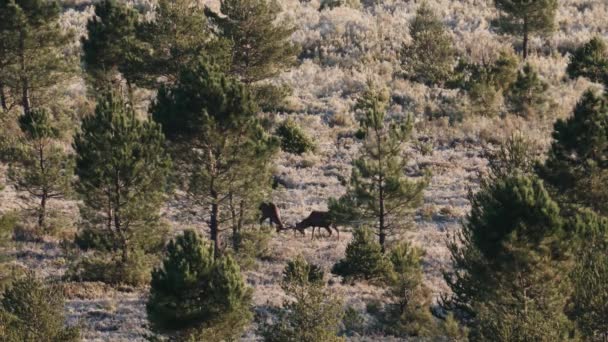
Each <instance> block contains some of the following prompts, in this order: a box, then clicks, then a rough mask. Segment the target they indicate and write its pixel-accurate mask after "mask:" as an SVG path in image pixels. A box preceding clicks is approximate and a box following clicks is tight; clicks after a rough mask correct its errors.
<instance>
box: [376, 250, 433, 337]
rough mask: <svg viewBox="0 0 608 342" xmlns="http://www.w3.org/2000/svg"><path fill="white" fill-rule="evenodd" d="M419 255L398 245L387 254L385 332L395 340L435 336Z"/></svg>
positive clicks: (427, 291)
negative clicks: (400, 337)
mask: <svg viewBox="0 0 608 342" xmlns="http://www.w3.org/2000/svg"><path fill="white" fill-rule="evenodd" d="M422 255H423V251H422V250H421V249H419V248H416V247H412V246H411V245H410V244H409V243H407V242H401V243H399V244H398V245H397V246H395V247H394V248H393V249H391V251H390V253H389V260H390V263H391V268H392V270H391V272H390V273H389V275H388V281H387V283H388V295H389V298H390V303H391V304H390V305H389V308H388V309H387V315H386V318H385V322H384V324H385V326H386V328H385V330H386V331H387V332H388V333H390V334H392V335H397V336H405V337H411V336H416V337H429V336H435V335H436V333H437V330H436V329H437V327H438V326H437V323H436V322H435V319H434V318H433V315H432V314H431V304H432V296H431V291H430V289H429V288H428V287H427V286H426V285H425V284H424V273H423V270H422Z"/></svg>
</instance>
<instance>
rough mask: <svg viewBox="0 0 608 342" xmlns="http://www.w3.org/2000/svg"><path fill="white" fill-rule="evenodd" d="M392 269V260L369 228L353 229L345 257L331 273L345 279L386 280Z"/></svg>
mask: <svg viewBox="0 0 608 342" xmlns="http://www.w3.org/2000/svg"><path fill="white" fill-rule="evenodd" d="M390 271H391V265H390V261H389V260H387V259H386V257H385V256H384V255H383V254H382V247H381V246H380V244H379V243H378V242H377V241H375V239H374V236H373V233H372V231H371V230H369V229H367V228H358V229H356V230H354V231H353V239H352V241H351V242H349V244H348V245H347V246H346V255H345V257H344V259H342V260H340V261H338V262H337V263H336V264H335V265H334V267H333V268H332V270H331V273H333V274H336V275H339V276H342V277H343V278H344V279H345V280H347V279H348V280H350V279H366V280H374V281H384V280H385V278H386V276H387V275H388V274H389V273H390Z"/></svg>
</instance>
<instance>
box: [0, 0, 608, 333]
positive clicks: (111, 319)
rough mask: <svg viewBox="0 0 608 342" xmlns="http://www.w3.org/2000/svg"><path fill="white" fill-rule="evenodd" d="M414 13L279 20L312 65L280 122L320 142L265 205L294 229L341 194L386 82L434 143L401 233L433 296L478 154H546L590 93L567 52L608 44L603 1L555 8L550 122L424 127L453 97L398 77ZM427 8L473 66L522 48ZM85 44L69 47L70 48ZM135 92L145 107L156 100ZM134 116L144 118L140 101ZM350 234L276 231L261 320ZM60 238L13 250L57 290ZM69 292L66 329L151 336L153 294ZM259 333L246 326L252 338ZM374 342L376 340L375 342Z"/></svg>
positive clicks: (312, 10) (258, 301)
mask: <svg viewBox="0 0 608 342" xmlns="http://www.w3.org/2000/svg"><path fill="white" fill-rule="evenodd" d="M203 2H204V3H207V4H210V5H211V6H213V7H215V8H217V5H218V1H217V0H205V1H203ZM64 3H65V8H66V11H65V13H64V15H63V19H62V21H63V24H64V25H65V27H70V28H73V29H75V30H76V32H78V33H79V34H84V31H85V30H84V27H85V23H86V19H87V18H88V17H89V16H90V15H91V13H92V8H91V7H90V5H91V1H88V0H82V1H80V0H71V1H64ZM132 3H133V4H134V6H135V7H137V8H143V9H146V8H150V7H151V2H150V1H148V0H137V1H132ZM364 3H365V2H364ZM418 4H419V3H418V2H403V1H397V0H384V1H380V2H379V4H378V5H374V6H371V7H361V8H359V9H356V8H351V7H343V8H335V9H332V10H326V11H323V12H319V11H318V8H319V1H318V0H311V1H298V0H285V1H282V2H281V5H282V6H283V8H284V10H285V13H284V15H285V16H288V17H291V18H292V19H293V21H294V23H295V24H296V26H297V31H296V32H295V33H294V35H293V40H294V41H295V42H298V43H299V44H301V45H302V46H303V49H304V51H305V52H306V56H307V59H305V60H304V61H302V63H301V64H300V65H298V66H296V67H294V68H293V69H292V70H290V71H288V72H285V73H284V74H282V75H280V76H279V77H277V80H276V81H279V82H283V83H285V84H287V85H290V86H291V87H292V88H293V89H294V92H293V95H292V96H291V97H290V98H289V99H288V100H289V101H288V102H289V105H288V108H290V109H291V110H292V111H293V113H290V114H281V116H286V115H289V117H290V118H292V119H293V120H295V121H296V122H297V123H298V124H299V125H300V126H301V127H302V128H303V129H304V130H305V131H306V133H307V134H308V135H309V136H311V137H312V139H313V141H315V143H316V145H317V150H316V152H315V153H314V154H307V155H304V156H293V155H288V154H281V155H280V157H279V158H278V160H277V168H276V175H277V176H278V177H279V178H280V179H281V180H282V181H283V183H284V184H286V187H284V188H280V189H278V190H276V191H275V192H274V193H273V194H272V198H271V200H272V201H274V202H275V203H277V204H278V205H279V207H280V208H281V210H282V215H283V216H284V217H285V221H286V224H287V225H293V224H295V222H297V221H298V220H300V219H302V218H303V217H305V216H306V215H308V213H309V212H310V211H311V210H323V209H326V203H327V199H328V198H329V197H338V196H340V195H341V194H342V193H343V192H344V187H343V185H342V184H341V181H342V180H343V179H344V178H348V176H349V175H350V161H351V160H352V158H353V156H354V155H355V154H356V152H357V150H358V144H357V143H356V141H355V140H354V139H353V137H352V132H353V129H354V126H355V125H356V123H355V120H354V116H353V115H352V105H353V103H354V99H355V97H356V96H357V94H358V93H359V92H360V91H361V90H362V89H364V87H365V84H366V82H367V80H368V79H373V80H374V81H376V82H379V83H381V84H385V85H387V86H389V87H390V88H391V91H392V96H393V98H395V99H399V103H400V104H395V105H393V106H392V107H391V108H390V114H391V115H403V114H405V113H411V114H414V116H415V117H416V119H417V123H416V130H417V133H416V135H417V137H424V138H425V139H428V141H430V146H432V153H429V154H426V155H422V154H421V153H420V151H412V153H413V158H412V160H411V168H412V170H419V169H421V168H430V170H431V171H432V173H433V179H432V182H431V184H430V186H429V188H428V190H427V191H426V193H425V204H424V206H423V207H422V209H421V210H420V211H419V215H418V216H417V219H416V224H415V225H414V228H413V229H412V230H411V231H409V232H408V233H407V234H406V236H405V238H408V239H411V240H412V241H413V242H414V243H415V244H416V245H418V246H420V247H422V248H424V250H425V251H426V256H425V259H424V269H425V275H426V279H427V284H428V285H429V287H430V288H431V289H432V290H433V293H434V294H435V295H436V296H437V295H439V294H440V293H441V292H444V291H447V290H448V289H447V288H446V285H445V283H444V282H443V280H442V277H441V271H442V269H444V268H445V267H449V262H448V261H449V256H448V253H447V250H446V247H445V241H446V239H447V238H448V236H449V234H451V233H453V232H455V231H457V230H458V229H459V227H460V220H462V219H464V218H465V216H466V213H467V212H468V210H469V204H468V201H467V199H466V195H467V192H468V189H469V188H472V189H473V190H475V188H476V186H477V182H476V179H477V174H478V173H479V172H483V170H484V168H485V165H486V161H485V159H484V157H483V156H484V151H485V150H487V149H492V148H494V144H496V143H498V142H500V141H502V140H504V139H505V138H506V137H508V136H510V135H511V134H513V133H514V132H521V133H522V134H524V135H525V136H527V137H528V138H529V139H531V140H532V141H533V142H534V144H535V145H537V147H538V149H539V150H541V151H542V150H543V149H544V148H546V147H547V146H548V144H549V142H550V134H549V133H550V130H551V127H552V123H553V121H554V120H555V119H556V118H562V117H566V116H567V115H569V113H570V111H571V108H572V107H573V106H574V104H575V103H576V101H577V99H578V97H579V96H580V94H581V93H582V92H583V91H584V90H585V89H587V88H588V87H589V86H591V85H592V84H590V82H588V81H586V80H582V79H581V80H566V79H565V71H564V70H565V67H566V64H567V62H568V55H567V52H568V51H571V50H572V49H573V48H574V47H576V46H577V45H578V44H580V43H581V42H584V41H586V40H588V39H589V38H590V37H591V36H592V35H602V36H604V37H608V27H607V26H606V18H608V2H606V1H604V0H563V1H560V9H559V13H558V18H557V23H558V31H557V32H556V33H555V34H554V35H553V36H552V37H550V38H548V39H544V40H543V39H540V38H538V37H536V38H534V39H532V57H531V58H530V62H531V63H532V64H533V65H534V66H535V67H536V68H537V69H538V70H539V73H540V75H541V77H542V78H543V79H544V80H545V81H547V82H548V83H549V85H550V89H549V94H550V98H551V99H552V101H553V103H554V106H553V107H552V110H551V111H550V112H549V113H548V114H547V115H546V116H545V117H542V118H533V119H531V120H525V119H522V118H518V117H512V116H508V117H506V118H485V117H465V119H464V121H463V122H461V123H457V124H455V125H453V126H452V125H449V123H448V121H447V120H443V119H441V120H434V121H431V122H429V121H426V120H425V119H424V118H423V115H422V113H423V110H424V108H425V107H426V106H429V105H431V104H433V101H434V99H435V98H436V97H437V95H438V94H441V95H445V96H447V97H457V96H459V95H458V94H456V93H455V92H449V91H441V90H438V89H432V88H428V87H426V86H423V85H420V84H416V83H412V82H409V81H405V80H403V79H400V78H397V77H393V74H394V73H396V72H398V71H399V69H400V65H399V61H398V51H399V49H400V47H401V45H402V43H403V42H404V41H407V40H408V39H409V36H408V32H407V25H408V21H409V20H410V19H411V17H412V16H413V13H414V11H415V9H416V7H417V6H418ZM430 4H431V6H432V7H433V8H434V9H435V10H437V11H438V12H439V13H440V17H441V18H444V21H445V23H446V24H447V25H448V27H449V28H450V29H451V31H452V34H453V36H454V38H455V42H456V46H457V48H458V49H459V51H460V52H461V53H462V54H464V55H466V56H467V57H469V58H470V59H472V60H474V61H482V60H490V59H492V58H495V56H496V54H497V52H498V51H500V50H501V49H504V48H510V46H511V43H512V42H513V41H514V40H512V39H510V38H508V37H499V36H497V35H496V34H495V33H493V32H492V31H491V30H489V21H490V20H491V19H492V18H493V17H494V15H495V11H494V9H493V7H492V6H491V2H490V1H479V0H431V1H430ZM515 42H517V41H515ZM77 45H78V43H77V42H76V41H75V42H74V46H77ZM56 94H59V95H61V96H62V99H63V100H62V101H63V103H62V104H63V105H65V106H66V108H69V111H70V112H71V113H73V117H75V118H78V117H81V116H82V115H84V114H86V113H88V112H90V110H91V102H90V101H89V100H87V99H86V98H85V97H84V83H83V82H82V80H75V81H74V82H73V84H71V85H69V86H67V87H63V86H62V87H61V88H60V89H59V88H58V89H57V91H56ZM66 94H67V95H69V96H66ZM137 96H138V97H141V98H142V99H145V98H149V96H150V94H149V93H141V94H138V95H137ZM144 103H146V102H145V101H144ZM139 110H140V111H141V112H142V113H143V112H145V106H144V107H141V108H139ZM427 152H428V151H427ZM4 169H5V166H4V165H0V175H3V174H4ZM2 177H3V176H2ZM0 184H6V181H5V180H4V179H3V178H0ZM18 195H19V194H17V193H16V192H15V191H14V189H13V188H12V187H11V186H10V185H8V186H6V187H5V188H4V189H3V190H2V191H0V214H2V213H5V212H8V211H13V210H20V209H22V208H24V207H25V203H23V201H21V200H20V199H19V196H18ZM56 206H57V207H56V209H57V210H58V211H59V212H61V213H63V215H64V216H67V217H71V218H74V219H73V220H71V222H67V223H64V225H65V226H68V227H73V226H75V225H76V224H77V219H76V217H77V215H76V214H77V210H76V203H75V202H71V201H64V202H57V203H56ZM198 211H199V210H198V209H197V208H191V207H190V206H189V205H188V203H187V202H186V201H184V199H183V196H176V197H175V198H174V199H172V200H171V201H170V202H169V203H168V204H167V206H166V208H165V209H164V210H163V213H164V215H165V218H166V219H167V220H168V221H169V222H170V223H171V224H172V226H173V227H175V232H177V231H178V230H182V229H184V228H189V227H193V228H199V229H200V227H204V223H203V222H201V220H200V219H199V218H198V217H197V216H196V215H195V213H196V212H198ZM64 228H65V227H64ZM308 234H310V233H308ZM64 237H67V236H64ZM349 239H350V233H349V232H348V231H344V232H343V233H342V234H341V237H340V240H339V241H338V240H337V239H336V237H335V236H334V237H332V238H326V237H324V238H320V239H315V240H312V241H311V240H310V235H307V236H306V237H301V236H299V235H295V236H294V235H293V233H292V232H283V233H281V234H279V235H277V236H274V237H273V238H272V240H271V247H272V251H273V255H272V258H271V260H269V261H260V262H259V267H257V268H256V269H255V270H254V271H248V272H246V277H247V281H248V283H249V284H250V286H251V287H253V289H254V304H255V310H256V311H258V312H259V311H264V310H266V308H267V307H268V306H275V305H280V304H281V303H282V301H283V296H284V294H283V293H282V291H281V289H280V287H279V281H280V279H281V272H282V270H283V267H284V265H285V262H286V261H287V260H289V259H290V258H293V257H294V256H296V255H299V254H301V255H304V257H305V258H306V259H308V260H309V261H310V262H314V263H316V264H319V265H320V266H321V267H323V269H325V271H326V272H327V273H329V269H330V268H331V266H332V265H333V263H335V262H336V261H337V260H339V259H340V258H341V257H342V256H343V254H344V249H345V247H346V244H347V243H348V241H349ZM59 240H60V239H59V238H49V239H46V240H45V241H44V242H43V243H19V244H18V245H17V246H16V248H14V249H13V250H11V251H9V252H10V253H13V254H14V255H16V256H17V257H18V261H17V262H18V263H19V264H20V265H23V266H24V267H27V268H29V269H33V270H35V271H36V272H38V274H40V275H41V276H43V277H46V278H48V279H49V281H56V280H59V279H60V277H61V275H62V274H63V272H64V271H65V268H66V260H65V256H64V254H63V251H62V249H61V248H60V247H59ZM63 286H64V292H65V294H66V295H67V297H68V298H69V299H68V303H67V307H66V311H67V312H68V316H69V317H70V320H71V321H74V322H76V321H78V322H80V323H81V324H82V325H83V331H84V338H85V340H87V341H110V340H111V341H144V340H145V336H146V335H147V334H149V331H148V329H147V323H146V319H145V304H144V302H145V297H146V291H147V290H145V289H143V290H135V291H134V290H129V289H120V290H117V289H113V288H111V287H109V286H106V285H103V284H98V283H65V284H63ZM328 286H329V287H328V289H329V290H330V291H333V292H335V293H338V294H339V295H340V296H342V297H343V298H345V302H346V305H350V306H353V307H355V308H356V309H357V310H360V311H361V312H363V311H364V310H365V306H366V303H369V302H373V301H381V300H382V292H383V291H382V289H379V288H377V287H375V286H372V285H369V284H365V283H357V284H355V285H352V286H351V285H345V284H341V283H340V282H339V281H338V279H336V278H331V279H330V284H329V285H328ZM254 338H255V336H254V335H253V333H252V331H250V332H249V333H248V334H247V337H246V339H247V340H252V339H254ZM378 339H379V337H377V336H376V337H369V338H367V340H378ZM382 339H383V340H384V338H382ZM353 340H355V339H353ZM357 340H358V341H362V340H366V339H357Z"/></svg>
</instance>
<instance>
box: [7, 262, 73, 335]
mask: <svg viewBox="0 0 608 342" xmlns="http://www.w3.org/2000/svg"><path fill="white" fill-rule="evenodd" d="M63 306H64V299H63V295H62V292H61V289H60V288H58V287H57V286H53V285H45V284H44V283H43V282H42V281H40V280H38V279H37V278H36V277H35V276H34V275H33V274H27V275H26V276H25V277H23V278H21V279H17V280H16V281H15V282H13V284H12V286H11V287H10V288H9V289H7V290H6V291H4V293H3V295H2V300H1V301H0V340H2V341H6V342H21V341H48V342H70V341H79V340H80V332H79V331H78V329H77V328H76V327H66V326H65V316H64V312H63Z"/></svg>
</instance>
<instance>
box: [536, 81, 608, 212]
mask: <svg viewBox="0 0 608 342" xmlns="http://www.w3.org/2000/svg"><path fill="white" fill-rule="evenodd" d="M539 174H540V175H541V177H542V178H544V179H545V181H546V182H547V183H548V184H550V185H551V186H552V187H553V188H555V189H556V190H557V192H558V193H559V195H560V196H561V198H560V202H562V203H564V204H571V205H572V204H574V205H582V206H586V207H590V208H592V209H594V210H596V211H598V212H599V213H601V214H603V215H606V214H608V207H607V206H606V203H607V202H606V200H607V199H608V197H607V192H606V190H605V189H604V187H603V186H602V184H605V181H606V180H607V179H608V178H607V177H608V102H607V101H606V99H605V96H604V95H602V94H597V93H594V92H592V91H587V92H586V93H584V94H583V96H582V98H581V99H580V100H579V102H578V103H577V105H576V107H575V108H574V113H573V115H572V116H571V117H569V118H567V119H559V120H557V122H556V123H555V125H554V131H553V143H552V144H551V149H550V150H549V155H548V158H547V160H546V161H545V163H544V165H542V166H541V167H539Z"/></svg>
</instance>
